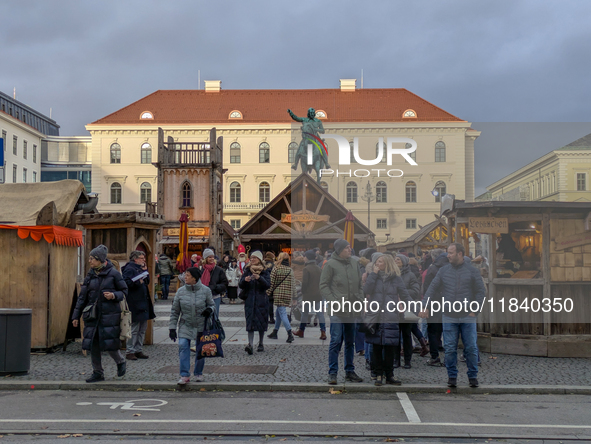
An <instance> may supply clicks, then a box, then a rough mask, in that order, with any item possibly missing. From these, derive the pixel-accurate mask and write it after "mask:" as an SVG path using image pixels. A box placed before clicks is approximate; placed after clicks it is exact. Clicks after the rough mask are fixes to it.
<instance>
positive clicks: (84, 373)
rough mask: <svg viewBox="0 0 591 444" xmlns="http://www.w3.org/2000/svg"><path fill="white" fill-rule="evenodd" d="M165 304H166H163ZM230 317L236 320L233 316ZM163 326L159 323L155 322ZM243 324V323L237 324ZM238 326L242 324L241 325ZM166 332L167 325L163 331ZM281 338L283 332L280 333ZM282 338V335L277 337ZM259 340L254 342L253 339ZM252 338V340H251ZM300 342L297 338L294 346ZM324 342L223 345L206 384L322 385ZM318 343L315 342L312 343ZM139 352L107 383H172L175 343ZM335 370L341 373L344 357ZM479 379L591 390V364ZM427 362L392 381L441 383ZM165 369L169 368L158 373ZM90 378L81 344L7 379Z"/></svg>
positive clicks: (359, 364) (36, 359) (227, 310)
mask: <svg viewBox="0 0 591 444" xmlns="http://www.w3.org/2000/svg"><path fill="white" fill-rule="evenodd" d="M166 302H167V303H166ZM166 302H164V301H162V302H160V301H159V302H158V304H157V307H156V309H157V310H156V311H157V315H158V316H159V317H161V316H164V315H165V313H166V311H167V310H170V309H169V308H168V306H169V305H170V301H166ZM221 312H222V317H224V316H226V317H227V318H230V319H231V320H229V321H228V322H232V323H233V324H234V325H238V323H239V322H240V319H239V316H242V307H237V306H228V305H222V310H221ZM232 312H235V317H233V316H232V315H233V314H234V313H232ZM157 322H163V321H157ZM242 322H243V321H242ZM242 325H243V324H242ZM164 328H167V324H166V327H164ZM318 332H319V330H318V328H317V327H316V328H314V327H311V328H308V329H306V334H307V335H308V334H310V336H314V337H317V334H318ZM283 334H285V331H283ZM280 338H281V336H280ZM256 339H258V338H256ZM256 339H255V341H256ZM298 340H299V338H296V341H298ZM327 342H328V341H326V342H324V343H323V344H320V345H313V344H310V345H299V346H298V345H295V344H286V343H285V338H283V339H279V340H271V339H267V338H265V351H264V352H262V353H257V352H256V351H255V353H254V355H252V356H249V355H248V354H247V353H246V352H245V351H244V345H242V344H233V343H231V342H226V343H225V344H224V355H225V357H224V358H215V359H208V360H207V362H206V365H205V380H206V381H226V382H249V381H253V382H299V383H314V382H326V379H327V373H328V347H327V345H328V344H327ZM317 343H318V342H317ZM144 352H145V353H146V354H148V355H149V356H150V358H149V359H147V360H137V361H128V362H127V374H126V376H125V377H124V378H117V377H116V376H115V375H116V368H115V363H114V362H113V361H112V360H111V358H110V357H109V356H108V355H107V354H103V367H104V368H105V378H106V379H107V380H117V379H123V380H126V381H166V380H170V381H171V383H173V382H176V380H177V378H178V367H177V366H178V346H177V345H176V344H172V343H171V344H164V343H160V344H156V345H151V346H145V347H144ZM342 354H343V353H342V352H341V359H340V364H339V368H340V369H342V368H343V357H342ZM481 360H482V365H481V366H480V372H479V375H478V377H479V380H480V382H481V384H483V385H486V384H491V385H536V386H540V385H576V386H591V359H585V358H569V359H566V358H537V357H527V356H511V355H495V356H491V355H490V354H486V353H482V355H481ZM426 361H427V358H421V357H419V355H417V354H415V355H413V360H412V365H413V367H412V368H411V369H409V370H405V369H402V368H400V369H396V370H395V376H396V377H397V378H399V379H401V380H402V382H403V384H439V383H441V384H444V383H445V382H446V381H447V373H446V370H445V368H443V367H430V366H427V365H426V364H425V363H426ZM458 364H459V365H458V368H459V370H460V375H459V379H460V382H463V381H464V379H465V380H466V382H467V376H466V373H465V369H466V364H465V363H458ZM208 365H216V366H219V365H223V366H229V365H270V366H277V370H276V371H275V372H274V374H240V373H211V374H208V372H207V367H208ZM165 367H169V368H168V369H165V372H164V373H163V370H162V369H164V368H165ZM355 368H356V371H357V373H358V374H359V375H360V376H361V377H362V378H364V380H365V381H364V383H369V376H370V375H369V372H368V371H367V370H366V369H365V358H364V357H363V356H359V355H356V356H355ZM91 373H92V368H91V365H90V355H89V356H84V355H83V354H82V351H81V343H79V342H76V343H72V344H69V345H68V347H67V350H66V351H65V352H64V351H61V349H60V350H59V351H57V352H55V353H48V354H35V355H32V356H31V370H30V373H29V374H28V375H26V376H12V377H11V378H12V379H13V380H15V381H19V380H20V381H25V380H37V381H82V380H84V379H86V378H87V377H88V376H89V375H90V374H91ZM342 381H344V372H343V371H342V370H341V371H340V373H339V382H342Z"/></svg>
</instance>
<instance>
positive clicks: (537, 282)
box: [492, 278, 544, 285]
mask: <svg viewBox="0 0 591 444" xmlns="http://www.w3.org/2000/svg"><path fill="white" fill-rule="evenodd" d="M492 281H493V283H495V284H496V285H544V279H512V278H494V279H493V280H492Z"/></svg>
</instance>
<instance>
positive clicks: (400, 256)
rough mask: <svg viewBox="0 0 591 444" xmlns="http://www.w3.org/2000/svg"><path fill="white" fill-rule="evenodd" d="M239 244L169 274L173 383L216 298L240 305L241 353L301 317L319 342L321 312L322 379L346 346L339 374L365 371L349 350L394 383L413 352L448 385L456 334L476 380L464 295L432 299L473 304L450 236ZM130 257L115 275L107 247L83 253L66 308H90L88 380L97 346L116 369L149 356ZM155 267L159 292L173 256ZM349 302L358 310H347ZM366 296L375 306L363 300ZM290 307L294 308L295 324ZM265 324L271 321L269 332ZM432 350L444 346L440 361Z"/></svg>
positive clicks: (138, 260)
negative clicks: (82, 267) (389, 245)
mask: <svg viewBox="0 0 591 444" xmlns="http://www.w3.org/2000/svg"><path fill="white" fill-rule="evenodd" d="M238 253H239V257H238V258H234V257H232V256H231V255H230V254H229V253H228V252H227V253H226V254H224V255H223V256H222V258H219V257H218V256H217V255H216V252H215V249H214V248H211V247H210V248H207V249H206V250H204V251H203V254H202V256H199V255H193V257H192V258H191V263H192V266H191V267H190V268H188V269H187V270H186V271H185V272H184V273H182V274H181V275H180V276H179V278H180V279H181V281H182V283H183V285H182V286H181V287H180V288H179V289H178V290H177V291H176V294H175V295H174V301H173V304H172V308H171V316H170V323H169V337H170V339H171V340H173V341H177V340H178V345H179V361H180V376H181V377H180V380H179V384H186V383H188V382H189V381H190V367H191V349H190V346H191V341H195V340H196V339H197V338H198V337H200V336H201V334H202V333H203V331H204V328H205V323H206V320H207V319H208V318H209V317H210V316H214V313H215V314H218V315H219V310H220V304H222V303H223V302H222V298H223V297H227V298H228V303H229V304H238V303H242V304H244V316H245V321H246V331H247V332H248V344H247V345H246V347H245V352H246V353H247V354H248V355H252V354H254V351H255V342H254V340H255V336H256V335H255V333H258V342H257V344H256V351H257V352H264V350H265V347H264V343H265V341H264V339H265V336H267V339H271V340H277V339H278V332H279V330H280V329H281V327H282V326H283V328H285V330H286V332H287V343H292V342H294V341H295V340H296V339H295V338H296V337H298V338H303V337H304V335H305V334H306V333H305V332H306V328H307V327H308V326H310V325H311V324H313V325H314V326H316V325H319V327H320V336H319V338H320V339H321V340H327V339H329V338H328V337H327V334H326V317H327V316H328V317H329V320H330V333H329V334H330V344H329V350H328V384H331V385H332V384H336V383H337V382H338V370H339V369H338V367H339V355H340V352H341V349H342V348H343V344H344V364H345V368H344V370H345V380H346V381H349V382H362V381H363V379H362V378H361V377H360V376H359V375H358V374H357V373H356V372H355V365H354V357H355V354H359V355H362V356H364V357H365V365H366V368H367V369H368V370H370V372H371V379H372V381H374V384H375V385H378V386H380V385H382V384H395V385H400V384H401V383H402V382H401V380H400V379H399V377H398V374H397V375H396V376H395V370H396V369H398V368H402V369H407V370H408V369H411V368H412V362H413V353H418V354H419V355H420V356H421V357H426V356H427V355H430V356H429V359H428V360H426V362H425V363H426V364H427V365H431V366H437V367H443V366H445V367H446V368H447V373H448V383H447V384H448V386H449V387H456V386H457V375H458V369H457V358H458V343H459V338H460V337H461V339H462V343H463V355H462V357H463V359H462V357H461V358H460V360H464V361H465V362H466V365H467V368H468V371H467V374H468V379H469V385H470V386H471V387H478V379H477V376H478V364H479V353H478V347H477V344H476V338H477V334H476V317H477V315H478V311H471V308H466V304H464V305H463V306H464V309H463V310H462V309H460V310H456V309H455V308H454V310H451V309H447V310H442V311H434V310H433V307H434V306H435V304H437V303H439V304H440V305H441V304H442V303H443V302H449V303H450V307H451V305H452V304H453V303H454V302H463V301H468V302H472V301H476V302H478V303H480V304H481V303H482V301H483V299H484V296H485V289H484V284H483V281H482V278H481V277H480V273H479V271H478V269H477V268H475V267H473V266H472V264H471V262H470V259H469V258H468V257H467V256H466V255H465V251H464V247H463V246H462V245H461V244H451V245H450V246H449V247H448V248H447V251H445V250H442V249H434V250H431V251H429V252H426V253H425V254H423V255H420V256H419V257H416V256H415V255H414V254H413V253H410V252H408V253H407V252H406V251H405V250H404V249H401V250H399V251H398V252H396V253H391V252H386V253H380V252H377V251H376V250H375V249H373V248H367V249H364V250H361V251H360V252H359V254H358V255H357V254H355V252H354V251H353V249H352V248H351V245H349V243H348V242H347V241H346V240H344V239H337V240H336V241H335V242H334V244H333V249H332V250H327V251H325V252H324V254H322V252H321V251H320V249H318V248H316V249H312V250H308V251H305V252H299V251H295V252H293V255H292V256H290V255H289V254H288V253H285V252H280V253H279V254H278V255H277V256H275V254H274V252H270V251H268V252H265V253H264V254H263V252H261V251H253V252H251V254H250V256H249V257H247V256H246V252H245V250H244V247H243V246H240V248H239V249H238ZM129 259H130V260H129V262H128V263H127V264H126V265H125V266H124V267H123V269H122V274H121V273H119V271H118V270H117V269H116V266H115V265H114V264H113V262H112V261H110V260H108V259H107V249H106V247H104V246H103V245H100V246H98V247H96V248H95V249H94V250H92V251H91V254H90V258H89V262H90V266H91V270H90V272H89V273H88V275H87V276H86V279H85V280H84V284H83V285H82V291H81V292H80V295H79V298H78V301H77V304H76V308H75V310H74V313H73V316H72V321H73V324H74V326H78V325H79V324H78V323H79V319H80V317H81V316H82V317H84V316H85V315H86V314H87V313H86V312H88V311H92V310H89V307H91V308H93V309H94V311H95V317H91V318H89V319H85V326H84V334H83V336H84V340H83V344H82V346H83V349H85V350H90V351H91V356H92V367H93V374H92V376H91V377H90V378H89V379H87V382H96V381H101V380H104V376H103V369H102V366H101V351H107V352H108V353H109V355H110V356H111V357H112V358H113V359H114V360H115V362H116V364H117V371H118V375H119V376H123V375H124V374H125V371H126V359H127V360H135V359H147V358H148V356H147V355H146V354H144V353H143V350H142V348H143V342H144V337H145V332H146V327H147V321H148V320H149V319H153V318H154V317H155V316H154V310H153V306H152V300H151V297H150V294H149V291H148V285H149V276H148V274H147V272H146V257H145V253H143V252H141V251H134V252H132V253H131V255H130V258H129ZM158 275H159V279H160V283H161V286H162V299H168V297H169V286H170V278H171V277H172V276H173V275H174V262H173V261H172V260H171V259H170V258H169V257H168V256H166V255H164V254H163V255H160V256H159V257H158ZM124 298H127V302H128V304H129V308H130V311H131V313H132V338H131V339H130V340H128V341H127V353H126V356H125V357H123V356H122V355H121V353H120V351H119V349H120V346H121V344H120V339H119V336H120V331H119V319H120V314H121V308H120V302H121V301H122V300H123V299H124ZM336 302H338V307H339V308H338V309H336V310H335V309H334V305H331V309H330V312H328V310H327V308H326V307H327V303H329V304H332V303H336ZM401 302H404V303H405V304H408V305H405V306H408V307H411V306H413V305H411V303H412V302H414V303H415V305H414V307H415V309H414V311H413V310H411V309H407V310H401V309H399V307H400V305H399V303H401ZM416 303H419V305H416ZM351 304H353V306H356V304H359V306H362V307H365V308H364V309H363V310H351V308H350V307H351ZM367 304H369V306H370V307H374V306H375V307H377V309H372V310H368V309H367V306H368V305H367ZM374 304H375V305H374ZM443 305H445V304H443ZM460 305H461V304H460ZM417 307H419V308H418V309H417ZM454 307H455V306H454ZM470 307H472V306H471V305H470ZM288 310H290V311H291V312H300V314H301V318H300V323H299V328H297V329H296V330H295V331H292V325H291V322H290V319H289V316H288ZM270 326H272V328H273V329H272V331H271V332H270V333H269V334H267V331H268V330H269V327H270ZM441 351H445V360H444V362H443V363H442V362H441V359H440V352H441ZM197 358H198V356H196V359H195V366H194V371H193V372H194V378H195V380H196V381H202V380H203V368H204V363H205V359H197Z"/></svg>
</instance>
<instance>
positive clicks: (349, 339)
mask: <svg viewBox="0 0 591 444" xmlns="http://www.w3.org/2000/svg"><path fill="white" fill-rule="evenodd" d="M351 253H352V251H351V245H350V244H349V242H347V241H346V240H345V239H338V240H336V241H335V243H334V253H333V254H332V256H331V259H330V260H329V261H328V262H327V263H326V264H325V265H324V268H323V269H322V274H321V276H320V294H321V295H322V297H323V299H325V300H326V301H327V303H331V302H334V303H335V305H336V303H339V304H342V303H343V302H345V303H350V304H351V306H352V305H353V303H354V302H357V301H362V300H363V287H362V283H361V271H360V270H359V264H358V262H357V260H356V259H353V258H352V257H351ZM343 341H344V342H345V380H347V381H351V382H362V381H363V379H362V378H360V377H359V376H358V375H357V374H356V373H355V365H354V364H353V358H354V357H355V314H354V313H351V312H350V311H347V310H346V309H345V308H344V307H343V308H342V309H341V311H340V312H338V313H336V314H335V313H334V312H332V306H331V318H330V345H329V349H328V383H329V384H331V385H335V384H336V383H337V373H338V371H339V354H340V352H341V347H342V345H343Z"/></svg>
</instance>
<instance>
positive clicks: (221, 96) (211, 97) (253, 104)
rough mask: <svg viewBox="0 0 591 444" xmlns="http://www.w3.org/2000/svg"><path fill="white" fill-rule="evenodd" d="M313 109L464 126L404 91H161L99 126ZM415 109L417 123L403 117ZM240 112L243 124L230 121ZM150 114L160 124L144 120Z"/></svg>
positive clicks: (342, 117) (275, 116)
mask: <svg viewBox="0 0 591 444" xmlns="http://www.w3.org/2000/svg"><path fill="white" fill-rule="evenodd" d="M309 107H313V108H315V109H316V110H317V111H318V110H323V111H325V112H326V114H327V119H326V122H407V121H410V122H413V121H418V122H463V120H462V119H459V118H457V117H455V116H453V115H452V114H450V113H448V112H446V111H444V110H442V109H441V108H438V107H437V106H435V105H433V104H432V103H429V102H427V101H426V100H424V99H422V98H420V97H419V96H417V95H416V94H413V93H411V92H410V91H408V90H406V89H403V88H396V89H394V88H388V89H357V90H355V91H347V92H342V91H341V90H340V89H301V90H298V89H253V90H223V89H222V90H220V91H219V92H205V91H204V90H159V91H156V92H154V93H152V94H150V95H149V96H146V97H144V98H143V99H140V100H138V101H137V102H135V103H132V104H131V105H129V106H126V107H125V108H122V109H120V110H119V111H115V112H114V113H112V114H109V115H108V116H106V117H103V118H102V119H99V120H97V121H96V122H93V124H109V125H110V124H146V125H154V124H158V125H160V124H191V123H208V124H211V123H229V122H232V123H246V124H248V123H291V122H293V121H292V120H291V118H290V117H289V114H287V109H288V108H290V109H291V110H292V111H293V112H294V113H295V114H297V115H298V116H301V117H305V116H306V113H307V110H308V108H309ZM408 109H412V110H414V111H415V112H416V114H417V117H416V118H402V114H403V113H404V111H406V110H408ZM234 110H238V111H240V112H241V113H242V119H240V120H238V119H229V118H228V117H229V115H230V112H231V111H234ZM145 111H150V112H151V113H152V114H153V116H154V119H140V115H141V113H143V112H145Z"/></svg>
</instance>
